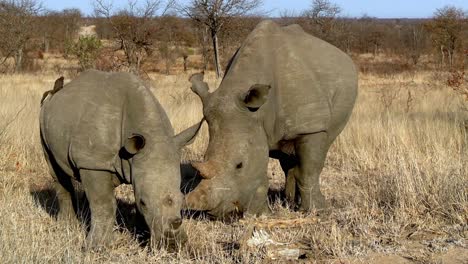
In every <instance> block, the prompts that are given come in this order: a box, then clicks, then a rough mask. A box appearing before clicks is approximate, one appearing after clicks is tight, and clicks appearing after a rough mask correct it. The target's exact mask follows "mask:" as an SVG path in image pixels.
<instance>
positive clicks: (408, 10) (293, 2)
mask: <svg viewBox="0 0 468 264" xmlns="http://www.w3.org/2000/svg"><path fill="white" fill-rule="evenodd" d="M179 1H182V2H184V1H187V0H179ZM263 1H264V7H263V9H264V10H266V11H271V15H272V16H276V15H278V14H279V13H280V11H281V10H285V9H287V10H292V11H301V10H304V9H306V8H308V7H309V6H310V4H311V2H312V0H263ZM113 2H115V6H119V5H120V6H121V5H124V4H125V3H126V2H127V1H126V0H115V1H113ZM331 2H333V3H335V4H337V5H338V6H340V7H341V8H342V10H343V12H342V14H343V15H346V16H353V17H356V16H362V15H364V14H367V15H369V16H374V17H380V18H425V17H431V16H432V14H433V13H434V10H435V9H436V8H440V7H443V6H445V5H454V6H457V7H461V8H463V9H464V10H468V0H331ZM42 3H43V4H44V6H45V7H46V8H47V9H51V10H62V9H64V8H72V7H76V8H79V9H81V10H82V11H83V12H84V13H85V14H92V10H93V8H92V4H91V3H92V0H81V1H80V0H43V1H42Z"/></svg>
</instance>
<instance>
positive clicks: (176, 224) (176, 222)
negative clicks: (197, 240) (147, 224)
mask: <svg viewBox="0 0 468 264" xmlns="http://www.w3.org/2000/svg"><path fill="white" fill-rule="evenodd" d="M170 225H171V227H172V229H178V228H179V227H180V226H181V225H182V218H180V217H178V218H175V219H173V220H172V221H171V222H170Z"/></svg>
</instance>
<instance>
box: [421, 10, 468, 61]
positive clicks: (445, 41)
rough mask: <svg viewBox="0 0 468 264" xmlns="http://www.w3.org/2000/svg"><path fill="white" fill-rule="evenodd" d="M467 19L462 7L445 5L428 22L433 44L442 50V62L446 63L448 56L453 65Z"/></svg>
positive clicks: (427, 26)
mask: <svg viewBox="0 0 468 264" xmlns="http://www.w3.org/2000/svg"><path fill="white" fill-rule="evenodd" d="M466 19H467V17H466V14H465V12H464V11H463V10H462V9H460V8H456V7H453V6H445V7H443V8H440V9H437V10H436V12H435V13H434V19H433V20H432V21H430V22H428V23H427V24H426V28H427V29H428V31H429V32H430V33H431V39H432V43H433V45H434V46H435V48H437V49H439V50H440V54H441V62H442V64H445V57H447V58H448V65H449V67H452V65H453V60H454V53H455V51H456V50H457V49H459V48H461V47H460V45H461V40H462V39H461V38H462V34H461V33H462V30H463V24H464V23H466Z"/></svg>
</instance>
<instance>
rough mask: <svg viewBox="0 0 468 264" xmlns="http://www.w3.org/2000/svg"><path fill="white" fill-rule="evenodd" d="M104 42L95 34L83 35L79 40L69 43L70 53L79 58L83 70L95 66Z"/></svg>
mask: <svg viewBox="0 0 468 264" xmlns="http://www.w3.org/2000/svg"><path fill="white" fill-rule="evenodd" d="M101 47H102V43H101V40H99V39H98V38H97V37H95V36H81V37H80V38H79V39H78V40H77V41H75V42H73V43H71V44H70V45H68V49H67V52H68V54H71V55H74V56H76V57H77V58H78V61H79V63H80V68H81V70H82V71H84V70H87V69H92V68H94V67H95V62H96V59H97V57H98V55H99V52H100V50H101Z"/></svg>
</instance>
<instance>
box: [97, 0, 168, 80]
mask: <svg viewBox="0 0 468 264" xmlns="http://www.w3.org/2000/svg"><path fill="white" fill-rule="evenodd" d="M173 4H174V0H168V1H167V2H164V1H163V0H146V1H143V3H139V2H138V1H137V0H129V1H128V4H127V7H126V8H124V9H121V10H114V9H113V6H112V3H106V2H104V0H95V1H94V11H95V13H96V15H97V16H102V17H104V18H106V19H107V21H108V23H109V24H110V25H111V27H112V30H113V33H114V37H115V39H116V40H117V41H118V44H119V47H120V49H122V50H123V51H124V53H125V57H126V63H127V64H128V70H129V71H130V72H133V73H137V74H138V73H139V71H140V67H141V64H142V61H143V59H144V56H145V55H147V54H148V53H151V48H152V45H153V39H154V35H155V33H156V27H155V26H154V23H155V20H154V19H155V18H156V16H157V15H158V12H160V11H161V10H162V12H161V13H162V14H164V13H165V12H166V11H167V10H168V9H169V8H171V7H172V6H173Z"/></svg>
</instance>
